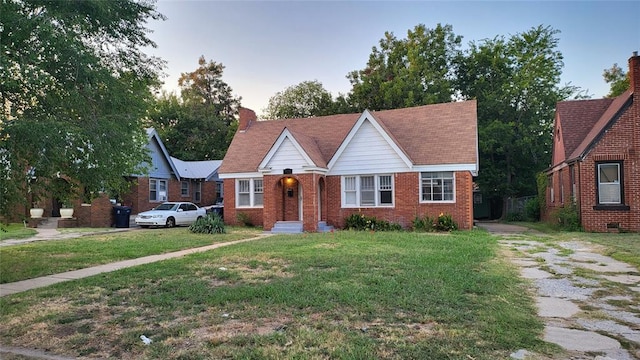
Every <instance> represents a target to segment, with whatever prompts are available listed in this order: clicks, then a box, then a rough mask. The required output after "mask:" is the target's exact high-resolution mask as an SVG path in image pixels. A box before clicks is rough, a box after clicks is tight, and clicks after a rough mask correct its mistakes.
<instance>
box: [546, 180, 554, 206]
mask: <svg viewBox="0 0 640 360" xmlns="http://www.w3.org/2000/svg"><path fill="white" fill-rule="evenodd" d="M548 180H549V181H548V184H547V185H549V202H552V203H553V202H555V201H556V197H555V193H554V192H553V174H551V175H549V179H548Z"/></svg>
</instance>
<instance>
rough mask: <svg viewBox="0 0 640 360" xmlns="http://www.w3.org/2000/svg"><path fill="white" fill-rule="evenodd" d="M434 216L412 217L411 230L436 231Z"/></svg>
mask: <svg viewBox="0 0 640 360" xmlns="http://www.w3.org/2000/svg"><path fill="white" fill-rule="evenodd" d="M435 224H436V218H432V217H429V215H425V216H424V217H422V218H421V217H419V216H416V218H415V219H413V230H414V231H427V232H431V231H436V225H435Z"/></svg>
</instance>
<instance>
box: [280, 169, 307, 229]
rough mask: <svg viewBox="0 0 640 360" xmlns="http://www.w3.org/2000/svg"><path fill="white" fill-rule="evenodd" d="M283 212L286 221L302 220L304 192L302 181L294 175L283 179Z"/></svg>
mask: <svg viewBox="0 0 640 360" xmlns="http://www.w3.org/2000/svg"><path fill="white" fill-rule="evenodd" d="M282 185H283V186H282V214H283V218H282V219H283V220H284V221H300V220H302V217H301V216H300V211H301V210H302V206H300V203H301V202H302V192H301V191H300V183H299V182H298V180H296V179H295V178H294V177H285V178H283V179H282Z"/></svg>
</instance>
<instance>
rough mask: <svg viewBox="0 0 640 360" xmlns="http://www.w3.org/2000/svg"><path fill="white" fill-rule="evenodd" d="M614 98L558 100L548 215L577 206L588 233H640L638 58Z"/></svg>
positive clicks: (548, 173)
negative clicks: (627, 83)
mask: <svg viewBox="0 0 640 360" xmlns="http://www.w3.org/2000/svg"><path fill="white" fill-rule="evenodd" d="M629 79H630V85H631V86H630V88H629V90H627V91H626V92H625V93H623V94H622V95H620V96H618V97H615V98H606V99H594V100H574V101H563V102H559V103H558V104H557V106H556V116H555V122H554V133H553V134H554V135H553V136H554V137H553V150H552V165H551V167H550V169H549V170H548V171H547V176H548V187H547V194H546V196H547V208H546V211H545V216H546V218H547V219H549V220H551V221H553V219H554V218H555V217H554V212H555V211H557V210H558V209H560V208H562V207H565V206H568V205H570V204H574V205H575V206H576V209H577V211H578V214H579V216H580V221H581V225H582V227H583V228H584V229H585V230H586V231H594V232H607V231H619V230H624V231H640V57H639V56H638V53H637V52H634V53H633V56H632V57H631V58H630V59H629Z"/></svg>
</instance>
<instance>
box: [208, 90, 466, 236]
mask: <svg viewBox="0 0 640 360" xmlns="http://www.w3.org/2000/svg"><path fill="white" fill-rule="evenodd" d="M477 171H478V136H477V111H476V101H475V100H474V101H465V102H452V103H446V104H435V105H426V106H419V107H413V108H406V109H397V110H384V111H376V112H373V111H368V110H365V111H364V112H363V113H361V114H340V115H331V116H323V117H315V118H305V119H283V120H271V121H257V118H256V115H255V113H254V112H253V111H252V110H249V109H240V119H239V126H238V130H237V132H236V134H235V136H234V138H233V141H232V142H231V145H230V147H229V149H228V151H227V154H226V156H225V158H224V161H223V163H222V166H221V168H220V171H219V172H220V178H221V179H223V180H224V188H225V192H226V195H225V211H224V220H225V222H226V223H229V224H237V223H238V222H239V221H238V214H241V217H244V218H248V219H250V220H251V222H252V223H253V224H255V225H262V226H263V227H264V228H265V229H272V231H273V230H274V229H273V228H274V227H277V226H278V225H280V224H283V223H289V222H291V223H293V224H297V226H299V230H300V231H311V232H313V231H323V230H325V229H326V226H327V225H328V226H329V228H330V227H331V226H333V227H337V228H342V227H344V220H345V218H346V217H348V216H349V215H351V214H353V213H362V214H365V215H368V216H375V217H377V218H378V219H384V220H388V221H391V222H396V223H400V224H401V225H402V226H403V227H410V226H411V223H412V221H413V219H415V217H416V216H424V215H429V216H432V217H433V216H438V215H439V214H440V213H448V214H451V215H452V216H453V218H454V220H455V221H456V222H457V223H458V225H459V226H460V228H462V229H470V228H472V226H473V201H472V194H473V189H472V176H474V175H475V174H476V173H477Z"/></svg>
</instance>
